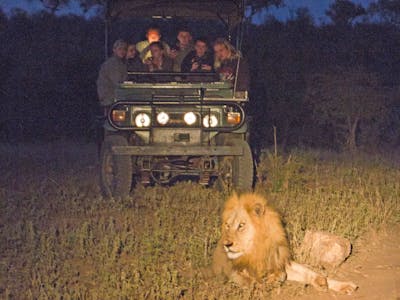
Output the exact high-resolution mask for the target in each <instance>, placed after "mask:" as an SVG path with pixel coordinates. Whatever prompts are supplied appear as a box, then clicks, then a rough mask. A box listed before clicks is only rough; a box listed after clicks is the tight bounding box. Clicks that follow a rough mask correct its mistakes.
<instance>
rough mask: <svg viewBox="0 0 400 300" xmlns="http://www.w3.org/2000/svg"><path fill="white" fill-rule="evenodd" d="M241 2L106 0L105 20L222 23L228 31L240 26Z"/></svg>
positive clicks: (236, 0) (220, 0)
mask: <svg viewBox="0 0 400 300" xmlns="http://www.w3.org/2000/svg"><path fill="white" fill-rule="evenodd" d="M243 15H244V0H174V1H171V0H109V1H108V2H107V17H109V18H112V19H113V18H134V17H136V18H140V17H183V18H191V19H223V20H224V21H225V22H226V23H227V24H228V25H229V27H231V28H232V27H234V26H235V25H237V24H238V23H239V22H241V20H242V18H243Z"/></svg>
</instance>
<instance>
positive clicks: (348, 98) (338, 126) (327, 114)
mask: <svg viewBox="0 0 400 300" xmlns="http://www.w3.org/2000/svg"><path fill="white" fill-rule="evenodd" d="M305 100H306V101H307V102H308V103H310V104H311V106H312V108H313V114H314V117H315V120H316V121H317V122H319V123H320V124H323V125H328V126H329V127H332V128H333V129H334V131H335V134H336V136H337V138H338V139H339V140H340V139H341V138H344V141H345V144H346V145H347V146H348V147H349V148H350V149H351V150H355V148H356V146H357V145H356V138H357V136H356V135H357V130H358V126H359V125H360V124H359V123H360V122H366V121H370V120H374V119H376V120H378V119H384V118H385V117H386V116H387V101H386V97H385V94H384V93H383V91H382V89H380V84H379V81H378V78H377V77H376V75H375V74H372V73H368V72H366V71H365V70H363V69H337V70H333V71H328V72H324V73H317V74H314V75H313V76H311V77H310V80H309V82H308V88H307V93H306V98H305ZM342 143H343V141H342Z"/></svg>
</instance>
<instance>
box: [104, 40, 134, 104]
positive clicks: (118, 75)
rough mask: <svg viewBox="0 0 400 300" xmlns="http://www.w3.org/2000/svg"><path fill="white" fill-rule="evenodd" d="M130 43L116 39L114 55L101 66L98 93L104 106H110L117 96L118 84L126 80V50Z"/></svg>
mask: <svg viewBox="0 0 400 300" xmlns="http://www.w3.org/2000/svg"><path fill="white" fill-rule="evenodd" d="M127 48H128V44H127V43H126V42H125V41H123V40H117V41H115V43H114V45H113V55H112V56H111V57H110V58H108V59H107V60H106V61H105V62H104V63H103V64H102V65H101V67H100V71H99V76H98V78H97V82H96V84H97V94H98V96H99V101H100V104H101V105H102V106H109V105H111V104H112V103H113V99H114V97H115V95H114V91H115V89H116V87H117V86H118V84H120V83H122V82H124V81H125V79H126V77H127V68H126V60H125V57H126V52H127Z"/></svg>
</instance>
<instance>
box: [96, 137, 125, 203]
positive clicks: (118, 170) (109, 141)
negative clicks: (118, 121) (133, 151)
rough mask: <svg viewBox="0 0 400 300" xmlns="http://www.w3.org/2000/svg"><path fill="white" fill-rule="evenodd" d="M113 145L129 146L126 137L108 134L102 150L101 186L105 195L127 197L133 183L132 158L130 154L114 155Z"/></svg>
mask: <svg viewBox="0 0 400 300" xmlns="http://www.w3.org/2000/svg"><path fill="white" fill-rule="evenodd" d="M113 146H128V141H127V140H126V138H125V137H123V136H119V135H108V136H106V137H105V138H104V141H103V143H102V145H101V151H100V187H101V191H102V194H103V196H105V197H126V196H128V195H129V192H130V190H131V184H132V160H131V157H130V156H129V155H114V154H113V153H112V147H113Z"/></svg>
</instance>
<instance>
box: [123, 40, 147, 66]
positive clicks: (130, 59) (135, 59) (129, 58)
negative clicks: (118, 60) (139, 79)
mask: <svg viewBox="0 0 400 300" xmlns="http://www.w3.org/2000/svg"><path fill="white" fill-rule="evenodd" d="M126 67H127V70H128V72H144V71H145V67H144V64H143V63H142V61H141V60H140V58H139V55H138V53H137V51H136V45H135V44H133V43H131V44H128V50H127V53H126Z"/></svg>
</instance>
